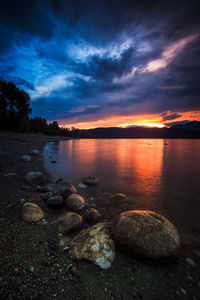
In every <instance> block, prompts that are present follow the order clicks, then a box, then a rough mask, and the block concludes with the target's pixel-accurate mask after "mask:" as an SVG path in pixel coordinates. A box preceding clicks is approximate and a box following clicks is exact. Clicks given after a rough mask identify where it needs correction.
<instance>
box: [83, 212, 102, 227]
mask: <svg viewBox="0 0 200 300" xmlns="http://www.w3.org/2000/svg"><path fill="white" fill-rule="evenodd" d="M101 220H102V215H101V214H100V213H99V212H98V210H96V209H90V210H89V211H88V213H87V215H86V222H88V223H91V224H96V223H98V222H100V221H101Z"/></svg>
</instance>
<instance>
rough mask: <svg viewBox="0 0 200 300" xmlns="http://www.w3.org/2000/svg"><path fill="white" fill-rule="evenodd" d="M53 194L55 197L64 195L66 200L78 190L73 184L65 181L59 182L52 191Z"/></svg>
mask: <svg viewBox="0 0 200 300" xmlns="http://www.w3.org/2000/svg"><path fill="white" fill-rule="evenodd" d="M52 193H53V195H62V196H63V198H64V199H65V198H67V197H68V196H69V195H71V194H74V193H77V190H76V188H75V187H74V185H73V184H72V183H69V182H66V181H65V180H58V181H57V182H56V184H55V186H54V187H53V189H52Z"/></svg>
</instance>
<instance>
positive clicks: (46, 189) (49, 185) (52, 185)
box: [41, 183, 55, 193]
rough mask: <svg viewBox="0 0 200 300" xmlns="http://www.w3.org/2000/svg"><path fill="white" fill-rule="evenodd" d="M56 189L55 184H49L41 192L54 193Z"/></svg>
mask: <svg viewBox="0 0 200 300" xmlns="http://www.w3.org/2000/svg"><path fill="white" fill-rule="evenodd" d="M54 188H55V184H54V183H51V184H48V185H46V186H43V187H42V190H41V192H42V193H48V192H52V191H53V189H54Z"/></svg>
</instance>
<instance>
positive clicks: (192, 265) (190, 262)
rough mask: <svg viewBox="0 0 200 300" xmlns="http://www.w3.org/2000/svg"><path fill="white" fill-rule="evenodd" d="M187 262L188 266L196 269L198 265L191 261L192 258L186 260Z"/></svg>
mask: <svg viewBox="0 0 200 300" xmlns="http://www.w3.org/2000/svg"><path fill="white" fill-rule="evenodd" d="M186 262H187V263H188V265H190V266H191V267H196V263H195V261H194V260H193V259H191V258H190V257H187V258H186Z"/></svg>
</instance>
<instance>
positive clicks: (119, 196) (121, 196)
mask: <svg viewBox="0 0 200 300" xmlns="http://www.w3.org/2000/svg"><path fill="white" fill-rule="evenodd" d="M125 198H126V195H125V194H120V193H119V194H114V195H112V196H111V200H113V201H121V200H124V199H125Z"/></svg>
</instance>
